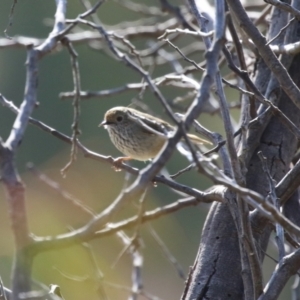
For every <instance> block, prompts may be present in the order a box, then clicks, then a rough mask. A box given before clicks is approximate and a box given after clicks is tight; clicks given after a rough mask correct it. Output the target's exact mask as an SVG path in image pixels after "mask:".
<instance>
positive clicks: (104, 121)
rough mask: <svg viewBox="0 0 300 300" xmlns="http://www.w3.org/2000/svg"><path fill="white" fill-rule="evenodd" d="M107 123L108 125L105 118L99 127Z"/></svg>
mask: <svg viewBox="0 0 300 300" xmlns="http://www.w3.org/2000/svg"><path fill="white" fill-rule="evenodd" d="M105 125H108V123H107V121H106V120H103V121H102V122H101V123H100V124H99V125H98V127H100V126H105Z"/></svg>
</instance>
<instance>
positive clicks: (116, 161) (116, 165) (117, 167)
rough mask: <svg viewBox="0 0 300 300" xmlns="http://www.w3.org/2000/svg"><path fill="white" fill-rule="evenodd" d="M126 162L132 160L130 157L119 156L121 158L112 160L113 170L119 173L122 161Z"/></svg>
mask: <svg viewBox="0 0 300 300" xmlns="http://www.w3.org/2000/svg"><path fill="white" fill-rule="evenodd" d="M127 160H132V158H131V157H130V156H121V157H117V158H115V159H114V165H113V168H114V169H115V171H116V172H120V171H122V169H121V168H120V166H121V165H122V163H123V162H124V161H127Z"/></svg>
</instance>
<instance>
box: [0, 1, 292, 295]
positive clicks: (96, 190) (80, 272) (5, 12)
mask: <svg viewBox="0 0 300 300" xmlns="http://www.w3.org/2000/svg"><path fill="white" fill-rule="evenodd" d="M136 3H140V4H145V5H148V6H156V7H157V8H159V7H160V4H159V1H150V0H149V1H137V2H136ZM172 4H182V3H181V1H177V2H176V1H172ZM11 5H12V1H7V0H5V1H1V4H0V32H2V34H1V41H2V42H1V43H0V93H1V94H3V95H4V96H5V97H6V98H7V99H9V100H12V101H13V102H14V103H15V104H16V105H17V106H19V105H20V103H21V102H22V100H23V95H24V86H25V76H26V69H25V62H26V49H25V48H24V47H7V46H5V36H4V30H5V28H6V27H7V24H8V21H9V14H10V8H11ZM55 9H56V7H55V1H37V0H23V1H19V2H18V3H17V5H16V7H15V11H14V15H13V20H12V26H11V27H9V28H8V32H7V34H8V35H9V36H10V37H12V39H14V38H16V37H18V36H26V37H33V38H40V39H44V38H46V37H47V36H48V34H49V32H51V30H52V25H53V16H54V13H55ZM84 11H85V9H84V7H83V5H82V3H81V2H80V1H69V3H68V9H67V18H70V19H73V18H76V16H77V15H78V14H80V13H82V12H84ZM97 15H98V17H99V19H100V20H101V22H102V23H103V24H104V25H105V26H108V28H109V26H113V25H117V24H120V23H122V24H123V26H124V27H126V24H130V23H129V22H132V21H135V20H138V19H139V18H140V16H141V15H140V14H138V13H134V12H132V11H130V10H128V9H126V8H125V7H124V6H121V5H120V4H119V3H117V2H115V1H107V2H106V3H104V4H103V5H102V6H101V7H100V9H99V10H98V13H97ZM148 18H149V23H151V22H152V23H153V20H150V19H151V16H149V17H148ZM152 18H153V17H152ZM168 18H169V15H168V14H165V15H162V16H161V18H160V19H157V21H156V22H158V23H159V22H162V21H164V20H167V19H168ZM78 28H81V29H87V30H91V29H90V28H83V27H82V26H78V27H77V28H76V29H75V31H76V30H78ZM136 29H138V27H136ZM75 31H74V32H75ZM3 41H4V43H3ZM156 41H157V40H156V37H151V36H150V37H144V38H139V39H136V40H135V39H132V40H131V42H132V43H133V44H134V45H135V46H136V49H137V50H143V49H147V48H149V46H150V45H151V43H154V42H156ZM190 41H191V39H190V38H189V37H185V38H181V39H178V40H177V41H176V45H177V46H179V47H184V46H186V45H188V44H189V43H190ZM193 41H194V40H193ZM90 46H91V45H90ZM90 46H89V45H87V44H86V43H82V44H74V47H75V49H76V51H77V52H78V55H79V57H78V61H79V68H80V75H81V88H82V90H83V91H87V90H91V91H97V90H106V89H111V88H116V87H120V86H123V85H125V84H128V83H139V82H141V77H140V75H139V74H137V73H136V72H135V71H133V70H132V69H129V68H128V67H126V66H125V64H124V63H122V62H120V61H117V60H116V59H114V58H113V57H112V56H111V55H109V54H108V51H107V48H106V46H105V44H103V43H101V42H100V43H98V44H97V43H96V44H95V45H94V47H90ZM164 49H165V50H166V51H170V52H174V50H173V49H171V48H170V47H169V46H167V45H166V46H165V48H164ZM189 57H190V58H192V59H194V60H196V61H197V62H200V61H201V60H202V57H203V53H202V52H201V51H198V52H196V53H193V54H191V55H190V56H189ZM187 65H188V63H186V62H182V66H183V67H184V66H187ZM145 69H146V70H148V71H149V72H151V74H152V77H153V78H155V77H158V76H162V75H163V74H166V73H170V72H172V71H173V66H172V65H171V64H168V63H166V64H163V65H159V64H157V65H155V64H153V65H151V64H149V66H145ZM223 71H224V73H226V68H225V67H224V70H223ZM193 76H194V79H196V80H198V81H199V80H200V78H201V76H202V74H201V72H197V73H196V74H194V75H193ZM72 90H73V81H72V69H71V64H70V57H69V54H68V53H67V51H66V49H65V48H62V47H58V49H56V50H55V51H53V53H51V54H49V55H47V56H45V57H44V58H43V59H41V60H40V62H39V87H38V102H39V106H38V107H37V108H36V109H35V111H34V114H33V117H34V118H36V119H38V120H40V121H42V122H44V123H45V124H47V125H49V126H51V127H53V128H55V129H56V130H59V131H60V132H62V133H64V134H67V135H69V136H70V135H71V134H72V130H71V124H72V121H73V107H72V99H64V100H61V99H60V98H59V94H60V93H61V92H67V91H72ZM161 91H162V93H163V95H164V96H165V97H166V98H167V99H168V100H169V101H172V100H174V99H175V98H176V97H179V96H181V95H183V94H185V93H186V91H184V92H183V91H182V90H181V89H178V88H176V87H173V86H169V87H168V86H164V87H162V88H161ZM226 92H227V93H228V99H230V101H232V102H233V103H234V102H238V101H239V96H238V94H236V93H233V92H232V91H226ZM138 96H139V91H127V92H124V93H121V94H118V95H114V96H113V97H102V98H91V99H84V100H82V101H81V117H80V129H81V136H80V141H81V142H82V143H83V144H84V145H85V146H86V147H88V148H89V149H90V150H92V151H95V152H98V153H100V154H103V155H112V156H114V157H117V156H119V155H120V153H119V152H118V150H116V149H115V148H114V146H113V145H112V144H111V142H110V140H109V138H108V134H107V132H106V131H105V130H104V129H103V128H98V124H99V123H100V122H101V121H102V119H103V115H104V113H105V112H106V111H107V110H108V109H109V108H111V107H114V106H117V105H121V106H127V105H129V104H131V103H132V102H134V103H138V105H140V107H141V106H142V105H143V104H144V105H146V106H147V107H149V108H150V109H151V110H152V111H153V112H154V113H155V114H156V115H157V116H159V117H162V118H165V119H167V117H166V115H165V113H164V110H163V109H162V106H161V104H160V103H159V101H158V100H157V98H155V97H154V96H153V95H152V93H151V92H150V91H149V90H148V89H146V91H145V93H144V94H143V97H142V99H141V100H137V99H138ZM191 101H192V99H190V100H188V101H186V102H184V103H183V104H181V105H180V108H185V107H188V105H189V103H191ZM136 107H138V106H136ZM179 111H181V110H179ZM181 112H182V111H181ZM233 116H234V119H235V121H238V110H234V111H233ZM14 119H15V115H13V113H12V112H11V111H10V110H9V109H7V108H5V107H2V106H1V107H0V136H1V137H2V138H3V139H4V140H5V139H6V138H7V137H8V135H9V132H10V130H11V127H12V124H13V122H14ZM199 121H200V122H201V123H202V124H203V125H204V126H206V127H207V128H209V129H210V130H212V131H218V132H219V133H221V134H223V133H224V131H223V127H222V123H221V121H220V118H219V116H218V114H210V115H208V114H203V115H201V117H200V118H199ZM69 155H70V146H69V145H66V144H64V143H63V142H62V141H61V140H59V139H57V138H55V137H53V136H51V135H50V134H48V133H46V132H43V131H41V130H40V129H39V128H36V127H34V126H32V125H29V126H28V128H27V130H26V134H25V137H24V139H23V141H22V144H21V146H20V148H19V151H18V155H17V166H18V170H19V172H20V174H21V177H22V179H23V181H24V182H25V184H26V188H27V189H26V198H27V209H28V220H29V225H30V230H31V231H32V233H33V234H35V235H38V236H46V235H55V234H59V233H64V232H66V231H68V230H70V228H77V227H80V226H83V225H84V224H85V223H86V222H87V221H88V220H89V216H88V215H86V214H84V213H83V212H82V211H81V210H79V209H78V208H76V207H74V206H72V205H70V203H68V202H67V201H65V200H64V199H63V198H62V196H61V195H60V194H59V193H57V192H55V191H54V190H53V189H51V188H49V187H48V186H47V185H45V184H44V183H43V182H41V181H40V180H39V179H38V178H37V177H36V176H35V175H34V174H33V173H32V172H30V171H29V170H28V169H27V168H26V165H27V163H29V162H31V163H33V164H34V165H35V167H36V168H37V169H38V170H39V171H41V172H43V173H44V174H46V175H47V176H49V178H51V179H52V180H55V181H56V182H57V183H59V184H60V185H61V187H62V188H63V189H64V190H66V191H68V192H69V193H71V194H72V195H74V196H75V197H76V198H78V199H80V200H81V201H82V202H83V203H85V204H86V205H87V206H89V207H91V208H92V209H93V210H94V211H96V212H100V211H101V210H103V209H104V208H106V207H107V206H108V205H109V204H110V203H111V202H112V201H113V200H114V199H115V198H116V197H117V196H118V194H119V192H120V191H121V189H122V187H123V186H124V182H125V173H124V172H118V173H117V172H115V171H114V170H113V169H112V168H111V166H109V165H107V164H104V163H100V162H95V161H93V160H90V159H87V158H84V157H83V156H82V155H81V154H80V153H79V154H78V157H77V161H76V162H75V163H74V164H73V165H72V166H71V168H70V169H69V171H68V172H67V175H66V177H65V178H63V177H62V175H61V169H62V168H63V167H64V166H65V165H66V164H67V162H68V161H69ZM146 164H147V163H142V162H133V163H132V165H133V166H136V167H138V168H143V167H145V166H146ZM188 164H189V162H188V161H187V159H186V158H185V157H183V156H181V155H180V154H179V153H178V152H176V153H174V155H173V156H172V158H171V160H170V161H169V162H168V163H167V169H168V171H169V172H170V174H173V173H176V172H177V171H179V170H181V169H182V168H184V167H186V166H187V165H188ZM133 179H134V178H131V177H126V181H127V184H128V182H131V181H132V180H133ZM177 180H178V181H179V182H181V183H183V184H187V185H190V186H192V187H195V188H197V189H200V190H204V189H206V188H208V187H209V186H210V185H211V182H210V181H209V180H208V179H207V178H205V177H204V176H202V175H201V174H198V173H197V172H196V171H194V170H192V171H190V172H187V173H185V174H183V175H182V176H180V177H179V178H178V179H177ZM0 198H1V200H2V201H1V202H0V236H1V240H2V243H1V247H0V275H1V276H2V279H3V281H4V284H5V285H6V286H8V287H9V286H10V269H11V263H12V254H13V240H12V235H11V231H10V224H9V220H8V216H7V215H8V214H7V205H6V203H5V196H4V193H3V189H1V190H0ZM179 198H181V197H180V196H179V195H177V194H175V193H174V192H173V191H171V190H170V189H168V188H167V187H166V186H162V185H158V186H157V187H153V188H152V189H150V190H149V192H148V194H147V196H146V209H147V210H150V209H154V208H155V207H157V206H163V205H166V204H169V203H172V202H174V201H176V200H178V199H179ZM137 209H138V206H137V201H136V202H134V203H132V204H131V205H129V207H126V209H125V210H124V211H123V212H122V214H119V215H117V216H116V217H115V221H117V220H122V219H123V218H126V217H129V216H133V215H134V214H136V213H137ZM208 209H209V207H208V205H203V204H200V205H198V206H197V207H190V208H185V209H183V210H181V211H179V212H177V213H174V214H172V215H168V216H166V217H163V218H161V219H158V220H156V221H154V222H152V223H151V226H152V227H153V228H154V229H155V231H156V232H157V233H158V234H159V236H160V238H161V239H162V240H163V241H164V242H165V244H166V246H167V247H168V248H169V250H170V251H171V252H172V254H173V255H174V256H175V257H176V258H177V260H178V262H179V264H180V265H181V266H182V268H183V270H184V273H185V276H187V274H188V271H189V267H190V266H192V265H193V262H194V258H195V256H196V253H197V248H198V245H199V241H200V236H201V229H202V227H203V224H204V221H205V216H206V214H207V211H208ZM126 233H127V234H128V235H129V236H131V235H132V234H133V233H134V231H127V232H126ZM141 237H142V239H143V243H142V248H141V252H142V254H143V256H144V268H143V274H142V276H143V283H144V287H145V290H146V291H147V292H149V293H150V294H152V295H155V296H157V297H159V298H160V299H179V297H180V295H181V293H182V291H183V288H184V280H183V279H182V278H180V277H179V276H178V273H177V272H176V270H175V269H174V267H173V266H172V265H171V264H170V262H169V261H168V260H167V259H166V258H165V256H164V254H163V253H162V251H161V249H160V247H159V246H158V244H157V242H156V241H155V239H154V238H153V236H152V235H151V233H150V228H149V226H148V225H145V226H143V227H142V230H141ZM90 244H91V246H92V249H93V251H94V253H95V255H96V260H97V264H98V267H99V269H100V270H101V272H102V273H103V276H104V278H103V280H104V288H105V290H106V292H107V294H108V296H109V297H110V299H126V298H127V297H128V294H129V292H128V290H126V288H130V287H131V270H132V262H131V257H130V256H129V255H128V254H124V255H122V256H121V257H120V258H119V256H120V254H121V253H122V251H123V249H124V245H123V244H122V243H121V241H120V240H119V238H117V237H116V236H110V237H105V238H102V239H98V240H94V241H91V243H90ZM274 264H275V263H274V262H272V261H271V260H269V259H268V258H267V259H266V266H268V265H269V267H271V268H274ZM94 272H95V270H94V267H93V265H92V263H91V261H90V259H89V255H88V253H87V251H86V249H84V247H82V246H77V247H70V248H67V249H63V250H59V251H51V252H47V253H42V254H40V255H38V256H37V257H36V259H35V262H34V269H33V277H34V278H35V279H36V280H37V281H39V282H42V283H44V284H46V285H49V284H57V285H59V286H60V287H61V289H62V293H63V295H64V296H65V298H66V299H73V300H79V299H90V300H93V299H99V298H98V296H97V287H98V284H99V283H98V282H97V280H96V278H95V275H94ZM269 272H270V271H268V268H266V278H268V276H270V274H269ZM37 289H38V288H37ZM286 295H287V294H286ZM286 295H283V297H286ZM141 298H142V297H141ZM282 299H286V298H282Z"/></svg>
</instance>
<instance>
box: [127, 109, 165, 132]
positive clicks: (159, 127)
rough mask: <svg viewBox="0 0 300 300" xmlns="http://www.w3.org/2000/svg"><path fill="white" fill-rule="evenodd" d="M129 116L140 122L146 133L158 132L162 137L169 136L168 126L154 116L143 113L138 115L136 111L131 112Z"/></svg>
mask: <svg viewBox="0 0 300 300" xmlns="http://www.w3.org/2000/svg"><path fill="white" fill-rule="evenodd" d="M128 115H129V118H130V119H131V120H132V121H134V122H136V123H138V124H139V125H140V126H141V127H142V128H143V130H144V132H145V133H149V134H157V135H160V136H162V137H166V136H167V132H168V128H167V127H166V126H165V124H164V123H161V122H158V121H156V120H155V119H154V118H149V117H146V116H143V114H139V115H136V114H134V112H131V111H130V112H129V114H128Z"/></svg>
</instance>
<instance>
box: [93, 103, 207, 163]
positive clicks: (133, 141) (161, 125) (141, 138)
mask: <svg viewBox="0 0 300 300" xmlns="http://www.w3.org/2000/svg"><path fill="white" fill-rule="evenodd" d="M103 125H104V126H105V128H106V129H107V130H108V133H109V137H110V139H111V141H112V142H113V144H114V145H115V146H116V148H117V149H118V150H120V151H121V152H122V153H123V154H125V155H126V157H119V158H118V159H117V161H118V162H122V161H124V160H130V159H136V160H141V161H145V160H149V159H151V158H154V157H155V156H156V155H157V154H158V153H159V151H160V150H161V149H162V147H163V145H164V144H165V142H166V140H167V139H168V135H169V134H170V132H173V131H174V130H175V128H174V127H173V126H172V125H170V124H169V123H168V122H166V121H163V120H161V119H159V118H156V117H153V116H151V115H149V114H146V113H142V112H140V111H138V110H136V109H133V108H129V107H123V106H118V107H114V108H111V109H110V110H108V111H107V112H106V114H105V115H104V120H103V122H102V123H100V125H99V126H103ZM188 137H189V138H190V140H191V141H192V143H194V144H203V143H206V144H211V143H210V142H209V141H207V140H204V139H201V138H199V137H197V136H196V135H193V134H188Z"/></svg>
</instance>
